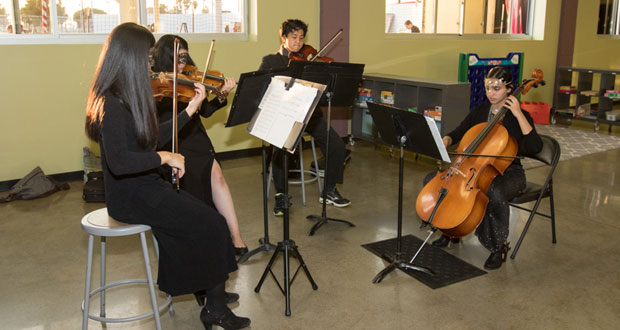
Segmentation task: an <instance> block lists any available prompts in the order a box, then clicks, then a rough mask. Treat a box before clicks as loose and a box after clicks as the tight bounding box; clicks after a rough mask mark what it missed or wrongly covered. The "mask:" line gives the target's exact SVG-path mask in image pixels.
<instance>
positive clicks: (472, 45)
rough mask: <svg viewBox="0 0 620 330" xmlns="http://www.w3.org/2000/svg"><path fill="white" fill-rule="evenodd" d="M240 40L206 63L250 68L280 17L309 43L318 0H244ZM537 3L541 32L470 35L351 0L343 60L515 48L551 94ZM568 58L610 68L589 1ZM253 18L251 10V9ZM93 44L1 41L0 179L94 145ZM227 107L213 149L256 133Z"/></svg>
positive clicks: (425, 58)
mask: <svg viewBox="0 0 620 330" xmlns="http://www.w3.org/2000/svg"><path fill="white" fill-rule="evenodd" d="M249 2H250V7H251V8H250V24H249V25H250V37H249V40H248V41H243V42H239V41H218V42H217V43H216V46H215V53H214V55H213V56H214V57H213V62H212V65H211V68H212V69H217V70H220V71H222V72H223V73H225V74H226V75H227V76H233V77H239V75H240V74H241V73H243V72H248V71H254V70H256V69H257V68H258V66H259V64H260V60H261V57H262V56H263V55H265V54H267V53H272V52H274V51H275V50H276V49H277V47H278V45H279V38H278V35H277V29H278V27H279V24H280V23H281V22H282V21H283V20H284V19H286V18H300V19H302V20H304V21H306V22H307V23H309V25H310V32H309V34H308V38H309V39H308V43H309V44H312V45H317V44H318V38H319V36H318V35H319V34H318V30H317V29H318V27H319V9H320V8H319V1H306V2H297V1H296V2H295V3H294V5H292V2H290V1H284V0H270V1H258V0H250V1H249ZM536 2H537V3H538V4H539V6H542V7H543V8H542V10H540V11H537V12H538V13H539V16H540V13H542V12H544V13H545V17H544V20H543V19H542V18H541V17H537V18H535V21H544V29H542V30H541V29H538V26H537V28H536V30H535V34H536V36H537V39H540V40H504V39H502V38H480V37H472V36H462V37H458V36H425V35H410V34H399V35H391V36H386V35H385V34H384V33H383V30H384V21H385V18H384V12H385V11H384V1H382V0H351V26H350V36H351V39H350V61H351V62H354V63H365V64H366V70H365V71H366V72H367V73H373V72H375V73H376V72H383V73H392V74H401V75H408V76H413V77H422V78H437V79H444V80H456V79H457V72H458V54H459V53H477V54H479V55H480V56H481V57H503V56H506V54H507V53H509V52H524V53H525V63H524V74H528V72H529V71H531V70H532V69H534V68H541V69H542V70H543V71H544V73H545V79H546V80H547V86H546V87H542V88H538V89H534V90H532V91H531V92H530V93H529V94H528V95H526V96H525V97H524V98H523V99H524V100H537V101H544V102H548V103H552V99H553V77H554V71H555V61H556V49H557V40H558V32H559V31H558V29H559V21H560V9H561V0H547V1H544V0H537V1H536ZM578 9H579V10H578V17H577V32H576V38H575V52H574V65H576V66H583V67H588V66H592V67H597V68H616V69H617V68H619V67H620V63H619V62H620V59H619V58H618V57H617V54H618V53H619V52H618V50H619V48H620V41H619V39H617V38H609V37H598V36H596V26H595V25H596V20H597V13H598V12H597V10H598V9H597V2H596V1H579V8H578ZM257 17H258V18H260V19H257ZM209 44H210V41H209V40H205V41H204V42H193V41H190V50H191V54H192V57H193V58H194V59H196V60H197V61H198V62H202V61H204V59H205V58H206V56H207V52H208V50H209ZM100 50H101V45H1V46H0V72H2V77H3V79H2V82H1V83H0V100H2V101H1V102H2V103H1V105H2V106H1V109H0V131H1V132H2V138H0V148H1V150H2V151H3V153H2V163H1V164H2V166H1V167H0V181H6V180H13V179H18V178H21V177H23V176H24V175H25V174H27V173H28V171H30V170H31V169H32V168H34V167H35V166H37V165H39V166H41V167H42V168H43V170H44V171H45V172H46V173H48V174H54V173H65V172H72V171H80V170H82V168H83V164H82V147H83V146H85V145H90V146H93V145H92V143H90V142H89V141H88V140H87V139H86V137H85V135H84V129H83V126H84V107H85V103H86V98H87V93H88V88H89V86H90V82H91V79H92V75H93V72H94V69H95V65H96V62H97V58H98V55H99V51H100ZM228 110H229V109H228V108H227V109H223V110H222V111H220V112H219V113H217V114H216V115H214V116H213V117H212V118H210V119H209V120H206V121H205V125H206V126H207V128H208V129H209V134H210V135H211V137H212V139H213V142H214V144H215V148H216V150H217V151H220V152H223V151H231V150H240V149H246V148H252V147H258V146H259V145H260V142H259V141H258V140H257V139H255V138H253V137H251V136H250V135H249V134H248V133H247V132H246V131H245V128H246V127H245V125H242V126H239V127H235V128H232V129H228V128H224V122H225V121H226V118H227V117H228Z"/></svg>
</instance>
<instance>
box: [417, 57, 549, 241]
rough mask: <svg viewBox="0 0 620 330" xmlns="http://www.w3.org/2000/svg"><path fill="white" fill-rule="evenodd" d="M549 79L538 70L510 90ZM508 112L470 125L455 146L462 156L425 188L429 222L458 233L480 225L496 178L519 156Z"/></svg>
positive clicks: (422, 208) (421, 212)
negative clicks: (504, 120) (506, 119)
mask: <svg viewBox="0 0 620 330" xmlns="http://www.w3.org/2000/svg"><path fill="white" fill-rule="evenodd" d="M544 84H545V82H544V80H543V73H542V71H541V70H540V69H535V70H534V72H532V79H525V80H524V81H523V83H522V84H521V85H520V86H519V87H517V88H515V89H514V90H513V91H512V93H511V95H513V96H518V95H519V94H526V93H527V92H528V91H529V90H530V89H531V88H532V87H534V88H536V87H538V85H544ZM507 111H509V109H508V108H507V107H505V106H503V107H502V108H501V109H500V110H499V112H498V113H497V114H496V115H495V116H494V117H493V119H491V120H490V121H489V122H486V123H480V124H477V125H475V126H473V127H472V128H470V129H469V130H468V131H467V132H466V133H465V135H464V136H463V138H462V139H461V141H460V143H459V145H458V147H457V149H456V155H458V157H457V158H456V159H455V161H454V162H453V163H452V165H451V166H450V167H449V168H448V169H446V170H445V171H443V172H441V173H438V174H437V175H436V176H435V177H434V178H433V179H432V180H431V181H430V182H429V183H427V184H426V185H425V186H424V188H422V190H421V191H420V194H419V195H418V198H417V200H416V212H417V214H418V216H419V217H420V218H421V219H422V221H423V222H425V224H424V225H428V224H432V226H433V227H434V230H436V229H439V230H441V231H442V232H443V233H444V234H445V235H446V236H450V237H453V238H460V237H463V236H466V235H468V234H469V233H471V232H473V231H474V230H475V229H476V227H478V225H479V224H480V222H481V221H482V219H483V217H484V214H485V212H486V206H487V204H488V201H489V198H488V196H487V195H486V192H487V190H488V188H489V186H490V185H491V182H492V181H493V179H494V178H495V177H496V176H498V175H502V174H503V173H504V171H505V170H506V169H507V168H508V167H509V166H510V165H511V164H512V162H513V160H514V158H517V156H516V154H517V151H518V145H517V142H516V141H515V140H514V138H513V137H511V136H510V135H509V134H508V131H507V130H506V128H505V127H504V126H503V125H502V124H501V118H503V116H504V114H505V113H506V112H507ZM434 230H433V231H434Z"/></svg>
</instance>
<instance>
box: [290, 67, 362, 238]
mask: <svg viewBox="0 0 620 330" xmlns="http://www.w3.org/2000/svg"><path fill="white" fill-rule="evenodd" d="M289 69H290V70H291V75H292V76H293V77H297V78H301V79H304V80H308V81H313V82H317V83H320V84H323V85H327V89H326V92H325V93H324V94H323V95H324V96H323V97H322V98H321V101H320V103H319V104H322V105H324V104H327V134H326V136H327V141H326V143H325V151H326V152H325V155H324V156H325V178H324V180H323V191H322V198H323V205H322V211H321V215H309V216H307V217H306V218H307V219H309V220H316V221H317V222H316V223H315V224H314V226H312V228H311V229H310V232H309V233H308V235H310V236H312V235H314V233H315V232H316V231H317V230H318V229H319V228H320V227H321V226H322V225H324V224H326V223H327V222H328V221H334V222H340V223H345V224H348V225H349V226H351V227H355V225H354V224H353V223H351V222H349V221H346V220H341V219H335V218H329V217H327V206H326V205H327V178H328V175H329V168H328V164H329V135H330V134H329V131H330V129H331V124H330V121H331V106H332V104H333V105H334V106H343V107H344V106H350V105H352V104H353V100H354V99H355V96H356V95H357V87H358V84H359V82H360V81H361V80H362V74H363V73H364V64H354V63H339V62H333V63H324V62H306V61H292V62H291V63H289ZM284 173H286V172H284Z"/></svg>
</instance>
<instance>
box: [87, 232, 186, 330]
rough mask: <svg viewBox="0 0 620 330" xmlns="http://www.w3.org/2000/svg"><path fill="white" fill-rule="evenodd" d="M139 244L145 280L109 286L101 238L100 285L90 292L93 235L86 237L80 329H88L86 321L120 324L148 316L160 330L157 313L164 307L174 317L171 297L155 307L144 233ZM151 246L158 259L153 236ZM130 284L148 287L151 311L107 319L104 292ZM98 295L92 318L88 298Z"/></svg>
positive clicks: (125, 281) (103, 241) (104, 247)
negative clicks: (106, 278) (86, 249)
mask: <svg viewBox="0 0 620 330" xmlns="http://www.w3.org/2000/svg"><path fill="white" fill-rule="evenodd" d="M140 242H141V245H142V255H143V257H144V265H145V269H146V276H147V279H146V280H144V279H134V280H124V281H118V282H114V283H110V284H106V283H105V268H106V237H105V236H101V276H100V283H101V286H100V287H99V288H98V289H96V290H93V291H92V292H91V286H90V282H91V278H92V264H93V245H94V235H92V234H89V235H88V256H87V260H86V283H85V285H84V302H83V307H82V308H83V312H82V329H83V330H86V329H88V319H89V318H90V319H93V320H96V321H99V322H102V323H106V322H109V323H120V322H130V321H136V320H140V319H143V318H146V317H149V316H153V317H154V319H155V326H156V328H157V330H161V320H160V317H159V313H160V312H161V311H163V310H164V309H165V308H166V307H169V308H170V309H169V313H170V315H174V308H173V307H172V297H170V296H168V297H167V299H166V302H165V303H164V304H162V306H158V305H157V296H156V293H155V284H154V281H153V274H152V272H151V262H150V258H149V251H148V247H147V243H146V235H145V232H141V233H140ZM153 244H154V246H155V254H156V256H157V257H158V258H159V247H158V245H157V241H156V240H155V237H154V236H153ZM132 283H146V284H148V287H149V294H150V298H151V306H152V309H153V310H152V311H151V312H148V313H144V314H141V315H137V316H132V317H124V318H107V317H106V315H105V290H106V289H108V288H111V287H114V286H119V285H124V284H132ZM98 293H99V294H100V312H99V316H98V317H97V316H94V315H91V314H89V306H90V298H91V297H92V296H94V295H96V294H98Z"/></svg>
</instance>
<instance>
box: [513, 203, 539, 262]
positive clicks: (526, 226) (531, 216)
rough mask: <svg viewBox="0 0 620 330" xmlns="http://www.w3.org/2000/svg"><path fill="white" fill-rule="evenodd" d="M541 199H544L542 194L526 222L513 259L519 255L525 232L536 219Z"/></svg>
mask: <svg viewBox="0 0 620 330" xmlns="http://www.w3.org/2000/svg"><path fill="white" fill-rule="evenodd" d="M541 199H542V196H541V197H538V200H537V201H536V204H534V208H533V209H532V212H530V217H529V218H528V219H527V222H526V223H525V227H523V231H522V232H521V236H519V240H518V241H517V244H516V245H515V249H514V251H512V254H511V255H510V258H511V259H514V258H515V257H516V256H517V252H518V251H519V247H520V246H521V242H523V238H524V237H525V234H527V230H528V229H529V228H530V224H531V223H532V220H533V219H534V216H535V215H536V211H537V210H538V205H540V201H541Z"/></svg>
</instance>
